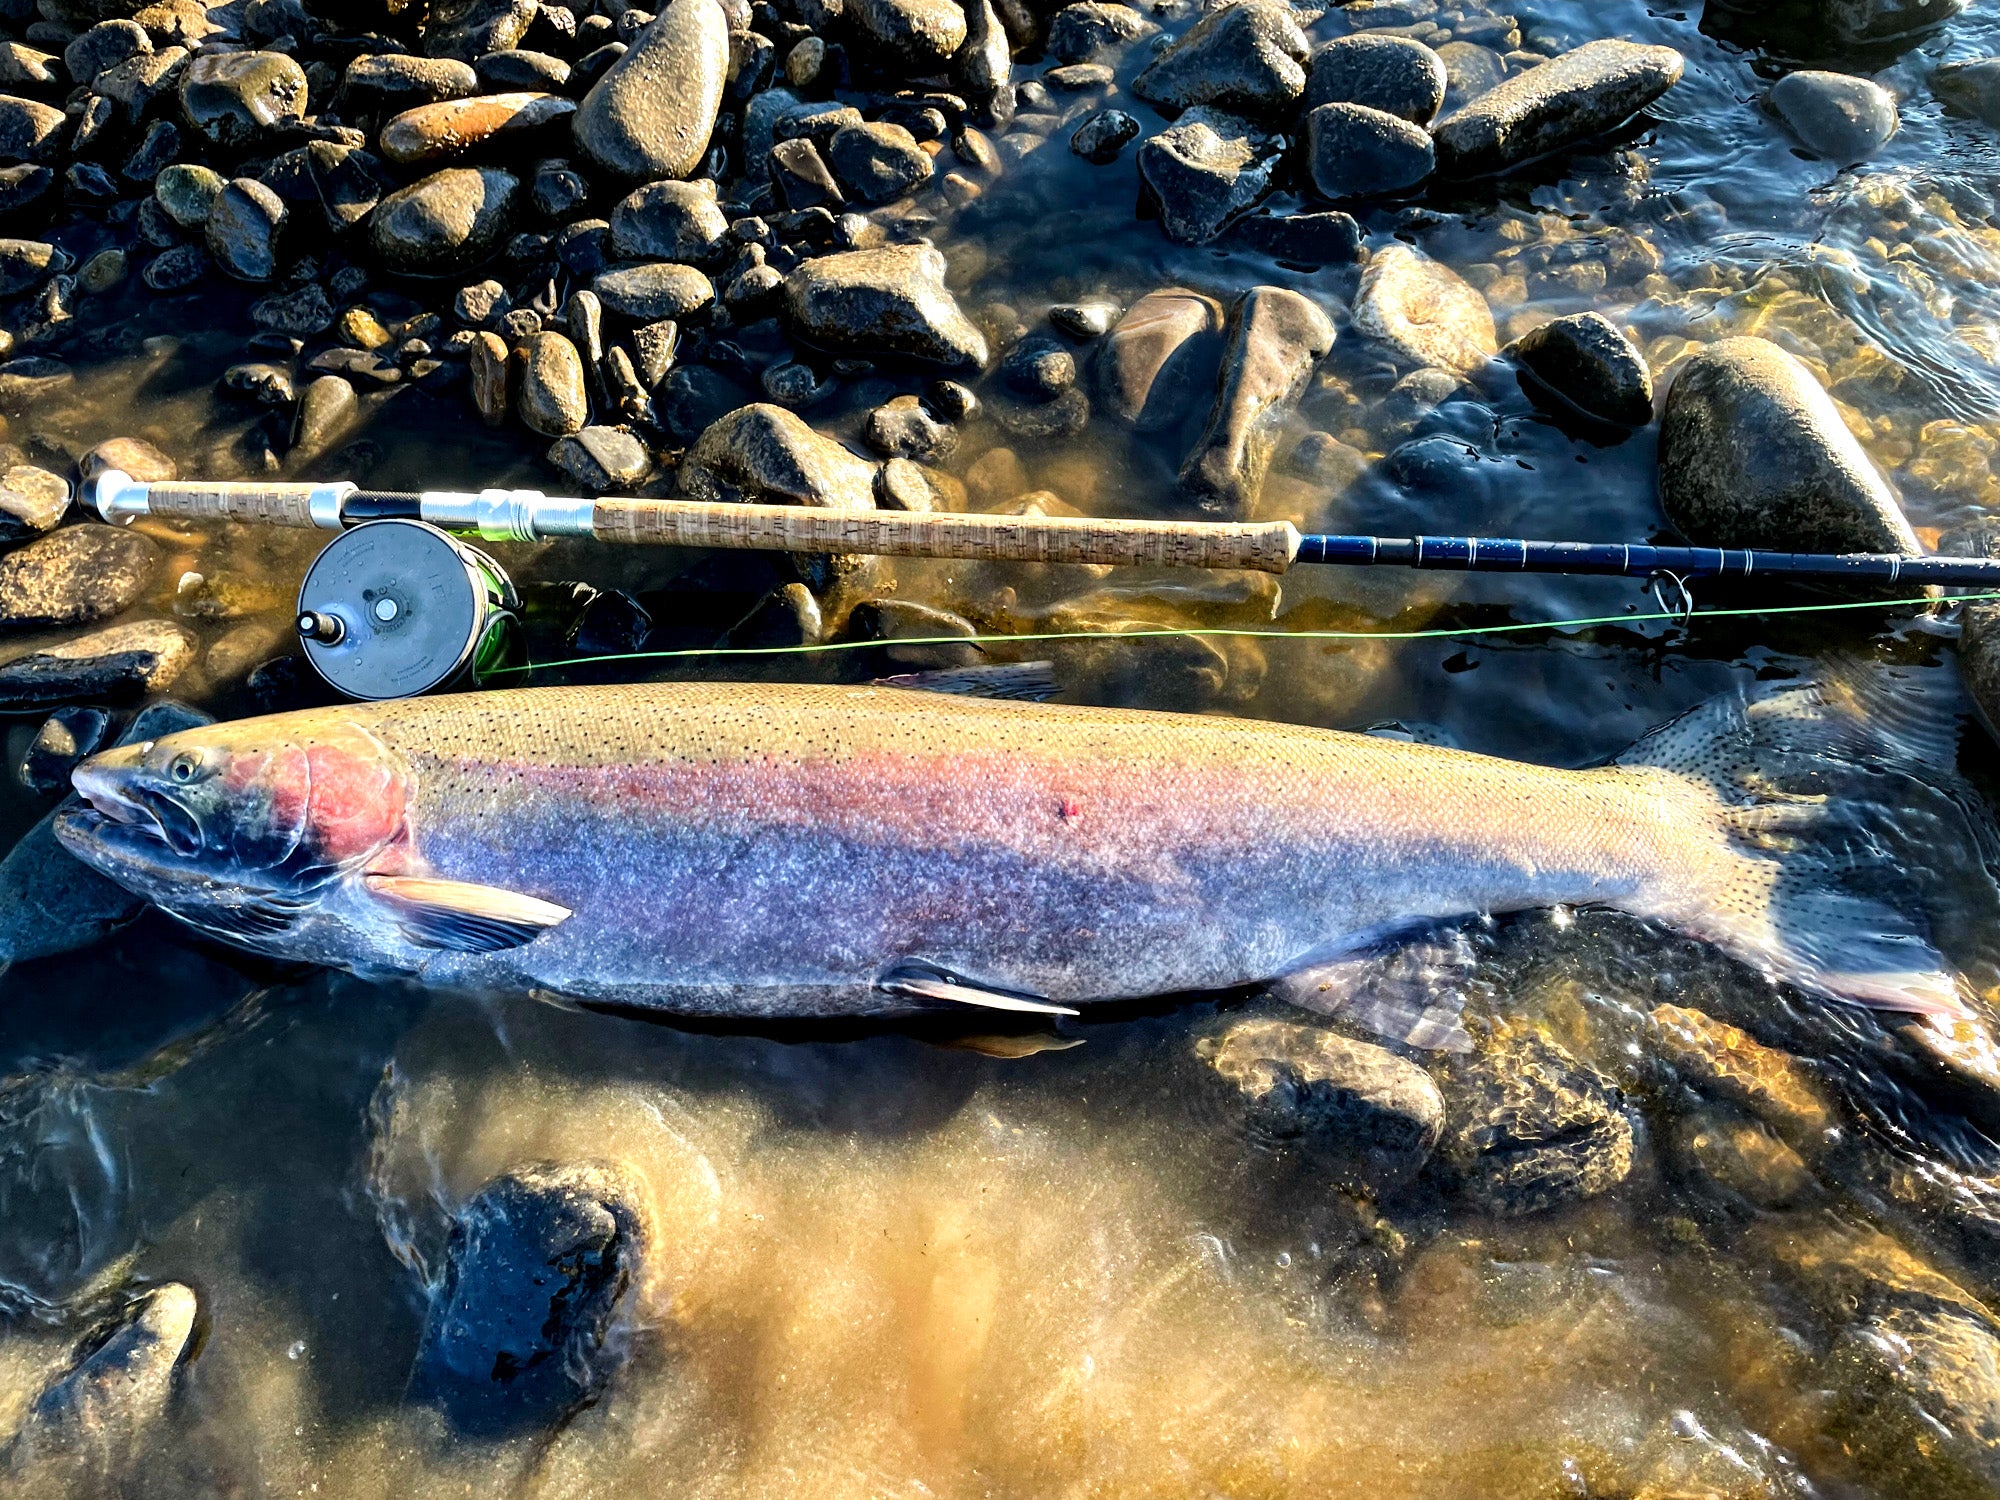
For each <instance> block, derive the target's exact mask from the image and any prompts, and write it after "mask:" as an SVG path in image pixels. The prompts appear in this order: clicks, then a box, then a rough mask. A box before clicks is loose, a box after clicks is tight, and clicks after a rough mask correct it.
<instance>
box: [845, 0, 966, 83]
mask: <svg viewBox="0 0 2000 1500" xmlns="http://www.w3.org/2000/svg"><path fill="white" fill-rule="evenodd" d="M847 15H848V17H849V19H850V20H851V22H852V23H853V25H854V27H855V28H856V30H857V31H858V32H859V33H860V35H861V36H862V37H863V38H865V39H866V40H867V41H868V42H870V43H872V44H874V46H875V47H877V48H879V49H881V53H882V54H884V55H886V57H887V58H888V59H889V60H890V61H893V62H894V63H896V64H898V65H899V66H901V67H903V68H904V69H906V70H908V71H909V72H911V73H932V72H936V71H938V70H940V69H941V68H943V67H944V66H945V65H946V64H947V63H949V62H950V61H951V59H952V58H953V57H954V56H955V55H956V54H957V52H958V50H959V48H961V47H963V46H964V45H965V38H966V20H965V12H964V11H963V10H962V9H960V8H959V6H958V5H957V4H955V3H954V0H847Z"/></svg>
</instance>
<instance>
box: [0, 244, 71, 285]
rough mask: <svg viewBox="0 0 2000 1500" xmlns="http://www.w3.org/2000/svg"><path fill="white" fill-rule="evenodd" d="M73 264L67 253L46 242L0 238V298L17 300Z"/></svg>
mask: <svg viewBox="0 0 2000 1500" xmlns="http://www.w3.org/2000/svg"><path fill="white" fill-rule="evenodd" d="M74 264H76V261H75V258H74V257H73V256H71V255H70V253H69V252H68V251H67V250H63V249H61V248H59V247H58V246H55V245H52V244H50V243H49V242H48V241H46V240H11V239H0V297H18V296H20V295H21V293H23V292H25V291H28V290H30V289H32V288H33V287H35V286H38V285H40V284H41V282H43V281H44V280H46V279H47V278H48V277H50V276H54V275H56V274H58V273H59V272H62V271H67V270H68V269H69V268H70V267H71V266H73V265H74Z"/></svg>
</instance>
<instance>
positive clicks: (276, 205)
mask: <svg viewBox="0 0 2000 1500" xmlns="http://www.w3.org/2000/svg"><path fill="white" fill-rule="evenodd" d="M286 217H287V210H286V208H285V202H284V200H283V199H282V198H280V197H279V196H278V195H277V194H276V193H274V192H272V191H271V190H270V189H269V188H268V187H266V186H265V185H264V184H263V183H261V182H259V181H257V180H256V179H255V178H252V177H239V178H237V179H236V180H235V181H233V182H230V183H227V184H225V185H224V187H223V189H222V191H221V192H220V193H218V194H216V196H215V202H214V203H213V204H211V205H210V206H209V210H208V218H207V220H206V221H205V222H204V224H203V226H202V238H203V242H204V243H205V244H206V245H207V247H208V253H209V257H210V258H211V259H212V260H214V262H215V263H216V265H217V266H219V267H220V268H221V269H222V271H223V273H224V274H225V275H228V276H231V277H234V278H235V279H236V280H238V281H250V282H258V281H270V280H272V279H273V278H275V277H276V276H277V274H278V240H279V237H280V236H281V235H282V234H283V233H284V228H285V220H286Z"/></svg>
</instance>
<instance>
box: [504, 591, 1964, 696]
mask: <svg viewBox="0 0 2000 1500" xmlns="http://www.w3.org/2000/svg"><path fill="white" fill-rule="evenodd" d="M1988 599H2000V592H1996V593H1986V594H1961V595H1958V596H1956V597H1954V598H1952V599H1950V600H1945V601H1940V600H1937V599H1934V598H1931V597H1929V596H1927V595H1918V596H1917V597H1914V598H1909V599H1860V600H1850V601H1844V602H1838V603H1826V604H1772V605H1758V606H1754V607H1751V608H1744V609H1701V610H1657V611H1653V612H1651V613H1647V614H1627V615H1590V616H1584V617H1580V618H1577V619H1571V620H1522V621H1516V622H1513V623H1510V624H1505V625H1449V626H1442V627H1439V628H1436V629H1430V630H1255V629H1250V628H1248V627H1242V626H1231V625H1188V626H1164V625H1163V626H1159V627H1156V628H1151V629H1146V630H1038V631H1028V632H1025V633H1022V634H1018V635H1007V634H1001V635H984V634H982V635H926V636H897V637H895V638H894V639H891V640H866V641H818V642H810V643H806V644H801V645H797V646H685V647H681V648H678V649H676V650H672V651H623V652H619V653H618V654H616V655H612V656H571V657H565V658H563V659H561V660H558V661H535V662H524V663H521V664H518V665H514V666H503V667H495V668H492V669H490V670H489V671H488V672H487V673H485V674H484V675H486V676H489V677H499V676H503V675H507V674H510V673H519V672H536V671H542V670H551V669H554V668H558V667H584V666H591V665H593V664H597V663H602V662H613V661H668V660H674V659H679V658H688V657H712V656H722V657H731V656H818V655H823V654H827V653H831V652H836V651H870V650H878V649H880V648H881V647H884V646H1016V645H1029V644H1033V643H1035V642H1039V641H1144V640H1173V639H1181V638H1185V637H1191V636H1229V637H1233V638H1235V639H1239V640H1260V641H1274V640H1275V641H1438V640H1452V639H1460V638H1464V637H1466V636H1481V635H1514V634H1519V633H1521V632H1523V631H1530V630H1586V629H1590V628H1592V627H1594V626H1598V625H1643V624H1647V623H1652V622H1658V621H1663V620H1664V621H1673V622H1676V623H1682V624H1690V625H1691V624H1693V622H1695V621H1696V620H1721V619H1730V618H1740V617H1743V616H1749V615H1813V614H1832V613H1835V612H1837V611H1843V610H1855V609H1895V608H1897V607H1898V606H1904V605H1924V604H1936V603H1940V602H1945V603H1955V604H1974V603H1978V602H1980V601H1982V600H1988Z"/></svg>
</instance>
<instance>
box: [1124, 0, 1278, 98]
mask: <svg viewBox="0 0 2000 1500" xmlns="http://www.w3.org/2000/svg"><path fill="white" fill-rule="evenodd" d="M1305 60H1306V38H1305V33H1304V32H1302V31H1300V30H1299V25H1298V22H1297V21H1296V20H1294V19H1293V16H1292V12H1291V9H1290V7H1289V6H1285V5H1278V4H1273V3H1270V0H1237V3H1236V4H1232V5H1227V6H1224V7H1223V8H1222V9H1220V10H1214V11H1210V12H1209V13H1208V14H1207V15H1206V16H1203V17H1202V18H1201V20H1199V21H1197V22H1196V23H1195V24H1194V25H1193V26H1192V27H1191V28H1189V30H1188V32H1187V34H1186V35H1185V36H1183V37H1182V38H1181V39H1180V40H1179V41H1177V42H1176V43H1174V45H1173V46H1172V47H1170V48H1168V49H1167V50H1166V51H1165V52H1164V53H1162V54H1161V55H1160V56H1159V57H1158V58H1157V59H1155V61H1154V62H1153V64H1152V66H1150V67H1149V68H1147V69H1146V70H1145V72H1143V73H1141V74H1140V75H1139V76H1138V77H1137V78H1135V79H1133V80H1132V92H1133V93H1134V94H1136V95H1138V96H1139V97H1140V98H1141V99H1144V100H1145V101H1147V103H1149V104H1157V105H1160V106H1162V107H1163V108H1165V109H1168V110H1184V109H1190V108H1192V107H1193V106H1195V105H1197V104H1209V105H1214V106H1215V107H1216V108H1218V109H1227V110H1234V111H1236V112H1238V113H1240V114H1247V115H1254V116H1258V117H1265V116H1274V115H1277V114H1279V113H1282V112H1285V111H1288V110H1289V109H1290V108H1291V106H1292V105H1294V104H1295V103H1297V102H1298V99H1299V97H1300V96H1301V95H1302V94H1304V93H1305V87H1306V70H1305V67H1304V66H1303V65H1304V63H1305Z"/></svg>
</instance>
